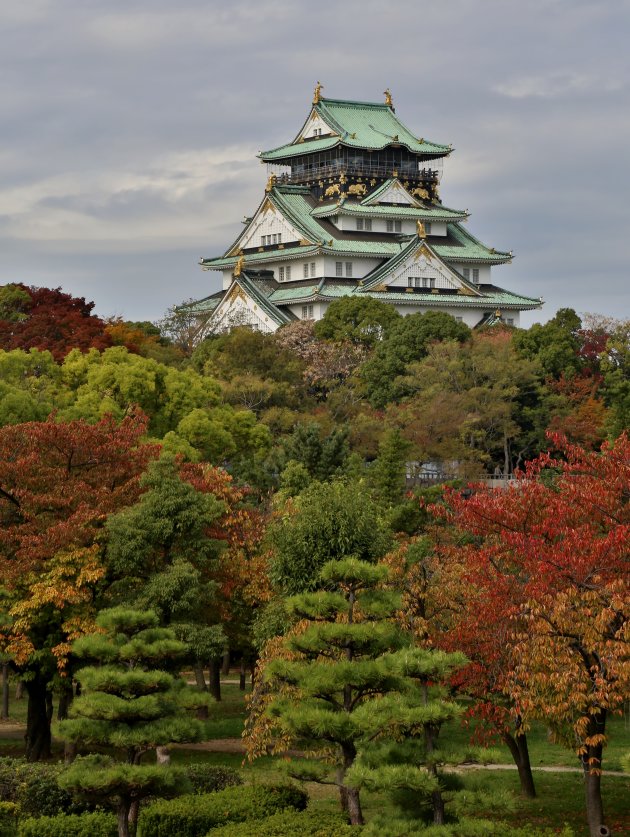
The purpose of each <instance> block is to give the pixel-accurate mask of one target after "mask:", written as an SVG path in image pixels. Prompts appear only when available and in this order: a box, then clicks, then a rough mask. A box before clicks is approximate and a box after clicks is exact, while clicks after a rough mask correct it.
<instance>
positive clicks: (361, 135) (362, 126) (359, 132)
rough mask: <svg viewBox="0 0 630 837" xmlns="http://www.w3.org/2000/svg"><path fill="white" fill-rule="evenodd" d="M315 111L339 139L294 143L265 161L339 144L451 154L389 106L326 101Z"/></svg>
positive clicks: (265, 153) (269, 154) (274, 151)
mask: <svg viewBox="0 0 630 837" xmlns="http://www.w3.org/2000/svg"><path fill="white" fill-rule="evenodd" d="M314 110H315V112H316V113H317V114H318V115H319V116H320V117H321V118H322V119H323V120H324V122H326V124H327V125H329V126H330V127H331V129H332V130H333V131H335V132H336V133H337V134H338V136H332V137H322V138H321V139H315V140H308V141H306V142H296V141H295V140H294V141H293V142H291V143H287V144H286V145H282V146H280V147H279V148H274V149H272V150H270V151H263V152H262V153H261V154H260V157H261V159H262V160H264V161H265V162H273V161H274V160H282V159H284V158H287V157H294V156H296V155H299V154H305V153H307V154H308V153H312V152H315V151H326V150H327V149H329V148H333V147H334V146H335V145H338V144H343V145H347V146H349V147H351V148H366V149H372V150H374V151H376V150H380V149H382V148H385V147H386V146H388V145H391V144H392V143H398V144H400V145H402V146H404V147H405V148H407V149H409V151H412V152H414V153H415V154H426V155H433V156H435V157H441V156H444V155H445V154H449V153H450V151H451V149H450V147H449V146H448V145H440V144H438V143H434V142H429V141H426V140H424V139H422V138H419V137H416V136H414V134H412V132H411V131H410V130H409V129H408V128H406V127H405V126H404V125H403V123H402V122H401V121H400V119H399V118H398V117H397V116H396V114H395V113H394V111H393V109H392V108H391V107H389V105H386V104H382V103H379V102H349V101H345V100H344V99H324V98H322V99H320V100H319V102H318V103H317V104H316V105H315V106H314Z"/></svg>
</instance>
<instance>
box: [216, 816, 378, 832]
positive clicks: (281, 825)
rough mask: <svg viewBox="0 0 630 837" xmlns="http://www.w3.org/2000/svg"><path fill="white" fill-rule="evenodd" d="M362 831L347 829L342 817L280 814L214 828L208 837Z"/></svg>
mask: <svg viewBox="0 0 630 837" xmlns="http://www.w3.org/2000/svg"><path fill="white" fill-rule="evenodd" d="M361 831H362V828H361V827H360V826H358V825H348V822H347V819H346V818H345V817H344V816H343V815H342V814H332V813H322V812H321V811H317V812H313V811H295V812H294V811H279V812H278V813H277V814H272V815H271V816H270V817H265V819H261V820H251V822H242V823H230V824H228V825H223V826H221V827H220V828H214V829H212V831H210V832H208V835H207V837H278V835H282V837H353V835H355V834H360V833H361Z"/></svg>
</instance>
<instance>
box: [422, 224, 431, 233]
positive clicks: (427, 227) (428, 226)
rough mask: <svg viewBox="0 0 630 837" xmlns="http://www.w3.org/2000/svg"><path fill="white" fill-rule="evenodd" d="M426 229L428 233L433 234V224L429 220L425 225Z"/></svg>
mask: <svg viewBox="0 0 630 837" xmlns="http://www.w3.org/2000/svg"><path fill="white" fill-rule="evenodd" d="M424 231H425V233H426V234H427V235H431V224H430V222H427V223H426V224H425V225H424Z"/></svg>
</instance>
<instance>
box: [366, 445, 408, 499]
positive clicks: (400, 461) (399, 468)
mask: <svg viewBox="0 0 630 837" xmlns="http://www.w3.org/2000/svg"><path fill="white" fill-rule="evenodd" d="M410 447H411V444H410V442H408V441H407V440H406V439H404V438H403V437H402V435H401V433H400V431H399V430H397V429H395V430H390V431H389V432H388V433H386V434H385V436H384V437H383V438H382V439H381V442H380V444H379V446H378V457H377V459H376V461H375V462H374V463H373V465H372V468H371V470H370V478H371V482H372V485H373V486H374V489H375V491H376V494H377V496H378V497H379V498H380V499H381V500H382V501H384V502H385V503H390V504H394V503H400V502H401V500H402V497H403V493H404V491H405V487H406V483H405V472H406V462H407V454H408V453H409V449H410Z"/></svg>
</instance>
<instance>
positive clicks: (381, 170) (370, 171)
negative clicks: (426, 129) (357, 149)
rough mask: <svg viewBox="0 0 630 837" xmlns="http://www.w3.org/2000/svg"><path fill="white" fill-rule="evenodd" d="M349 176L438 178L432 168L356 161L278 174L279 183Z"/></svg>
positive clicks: (432, 181)
mask: <svg viewBox="0 0 630 837" xmlns="http://www.w3.org/2000/svg"><path fill="white" fill-rule="evenodd" d="M342 173H343V174H344V175H347V176H349V177H362V178H366V179H369V178H377V177H378V178H387V177H393V176H397V177H400V178H401V179H402V180H413V181H423V182H426V183H436V182H437V180H438V172H437V171H435V170H434V169H413V170H412V171H410V170H408V169H402V168H399V169H397V168H396V167H395V166H391V165H390V166H387V165H382V164H378V163H368V162H365V163H358V164H350V165H342V164H340V163H331V164H329V165H326V166H317V167H312V168H302V167H296V168H294V169H293V170H292V171H291V172H290V173H288V172H283V173H282V174H279V175H278V182H279V183H304V182H312V181H318V180H323V179H324V178H326V177H339V176H341V174H342Z"/></svg>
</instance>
